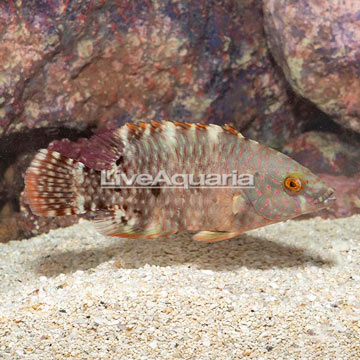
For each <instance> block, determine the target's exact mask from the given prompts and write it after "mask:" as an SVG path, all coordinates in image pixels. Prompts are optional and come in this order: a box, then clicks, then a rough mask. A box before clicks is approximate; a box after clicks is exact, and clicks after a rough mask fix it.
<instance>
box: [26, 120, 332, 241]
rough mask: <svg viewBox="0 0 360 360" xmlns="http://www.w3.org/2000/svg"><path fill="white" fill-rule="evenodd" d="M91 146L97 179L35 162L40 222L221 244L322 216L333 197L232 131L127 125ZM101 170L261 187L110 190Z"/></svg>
mask: <svg viewBox="0 0 360 360" xmlns="http://www.w3.org/2000/svg"><path fill="white" fill-rule="evenodd" d="M92 144H93V145H92V146H93V147H92V148H91V147H90V148H89V151H92V152H93V153H94V158H95V159H96V161H95V163H96V166H95V167H94V168H93V169H91V168H88V167H86V166H85V165H84V164H82V163H81V162H79V161H75V160H73V159H69V158H67V157H64V156H62V155H61V154H59V153H57V152H54V151H49V150H41V151H40V152H39V153H38V154H37V155H36V157H35V159H34V160H33V162H32V164H31V166H30V167H29V169H28V171H27V174H26V180H25V182H26V194H27V197H28V201H29V204H30V207H31V209H32V211H33V212H34V213H35V214H38V215H43V216H61V215H70V214H84V213H87V212H94V213H97V214H98V217H97V219H96V220H95V225H96V227H97V229H98V230H99V231H100V232H102V233H104V234H106V235H112V236H123V237H148V238H152V237H158V236H166V235H168V234H171V233H174V232H176V231H178V230H202V232H201V233H199V234H197V235H195V239H198V240H207V241H214V240H222V239H226V238H229V237H232V236H235V235H237V234H239V233H241V232H243V231H246V230H249V229H253V228H256V227H260V226H264V225H268V224H271V223H274V222H278V221H281V220H285V219H289V218H293V217H295V216H298V215H300V214H303V213H307V212H310V211H314V210H318V209H320V208H323V207H325V206H327V205H328V204H327V203H328V200H327V199H328V198H329V197H330V196H331V194H332V193H333V190H332V189H330V188H328V187H327V186H326V184H324V183H322V182H321V180H320V179H319V178H318V177H317V176H315V175H314V174H312V173H311V172H310V170H308V169H306V168H304V167H303V166H301V165H300V164H298V163H297V162H295V161H294V160H292V159H290V158H289V157H287V156H285V155H284V154H282V153H280V152H278V151H275V150H273V149H271V148H269V147H267V146H264V145H262V144H259V143H257V142H255V141H252V140H250V139H246V138H244V137H243V136H242V135H241V134H239V133H238V132H236V131H235V130H234V129H232V128H231V127H229V126H227V125H226V126H225V127H223V128H222V127H219V126H217V125H201V124H184V123H172V122H162V123H157V122H152V123H151V124H147V123H140V125H134V124H127V125H125V126H123V127H121V128H119V129H117V130H114V131H112V132H108V133H104V134H101V135H98V136H95V137H94V138H93V140H92ZM101 169H108V170H110V173H111V172H112V173H113V174H115V172H116V171H120V172H124V173H125V174H127V176H128V177H130V176H131V175H132V174H151V175H153V176H154V177H155V176H156V174H158V172H159V171H160V170H164V171H165V172H166V173H167V174H169V176H171V175H173V174H194V175H195V177H196V175H199V174H231V173H232V172H233V170H236V171H237V173H238V174H244V173H246V174H252V175H253V176H254V178H255V187H253V188H243V189H240V188H229V187H227V188H221V189H219V188H201V187H200V188H190V189H183V188H160V189H159V188H150V189H149V188H143V189H139V188H136V189H134V188H133V189H129V188H115V189H113V188H111V189H106V188H103V187H101V184H100V179H101V177H100V170H101ZM114 176H115V175H113V176H111V175H110V177H109V179H108V180H109V181H110V180H112V179H114ZM291 184H292V185H291ZM293 185H294V186H295V185H296V186H299V188H291V186H293Z"/></svg>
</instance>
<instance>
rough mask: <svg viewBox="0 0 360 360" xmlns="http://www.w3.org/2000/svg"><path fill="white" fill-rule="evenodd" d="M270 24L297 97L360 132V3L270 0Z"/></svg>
mask: <svg viewBox="0 0 360 360" xmlns="http://www.w3.org/2000/svg"><path fill="white" fill-rule="evenodd" d="M264 22H265V29H266V33H267V37H268V43H269V46H270V48H271V51H272V54H273V56H274V58H275V60H276V62H277V63H278V64H279V65H280V66H281V68H282V70H283V72H284V74H285V76H286V79H287V80H288V82H289V83H290V85H291V86H292V88H293V89H294V90H295V92H296V93H297V94H299V95H301V96H303V97H305V98H307V99H309V100H310V101H312V102H313V103H314V104H316V105H317V106H318V107H319V108H320V109H321V110H323V111H324V112H326V113H327V114H329V115H331V116H332V117H333V118H334V120H335V121H337V122H338V123H339V124H341V125H343V126H345V127H347V128H349V129H353V130H355V131H357V132H360V101H359V99H360V79H359V70H360V65H359V56H360V2H359V1H358V0H348V1H327V0H308V1H287V0H265V1H264Z"/></svg>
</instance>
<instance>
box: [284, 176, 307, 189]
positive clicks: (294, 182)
mask: <svg viewBox="0 0 360 360" xmlns="http://www.w3.org/2000/svg"><path fill="white" fill-rule="evenodd" d="M284 187H285V189H286V190H289V191H291V192H299V191H301V190H302V188H303V183H302V182H301V180H300V179H299V178H296V177H294V176H292V175H290V176H288V177H287V178H286V179H285V180H284Z"/></svg>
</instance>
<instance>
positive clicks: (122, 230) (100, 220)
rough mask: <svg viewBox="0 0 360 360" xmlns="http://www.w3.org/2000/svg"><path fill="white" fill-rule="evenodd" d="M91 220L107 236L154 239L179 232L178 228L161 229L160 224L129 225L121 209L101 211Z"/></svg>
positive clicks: (96, 228)
mask: <svg viewBox="0 0 360 360" xmlns="http://www.w3.org/2000/svg"><path fill="white" fill-rule="evenodd" d="M91 222H92V224H93V226H94V228H95V230H97V231H98V232H99V233H101V234H103V235H105V236H115V237H123V238H131V239H137V238H145V239H154V238H157V237H165V236H170V235H172V234H174V233H176V232H177V230H174V231H170V230H165V229H161V228H160V227H159V226H157V227H153V228H146V229H139V228H136V227H134V226H131V225H129V222H128V219H127V217H126V214H125V212H124V211H122V210H120V209H118V210H108V211H103V212H99V214H97V216H96V217H95V218H93V219H92V220H91Z"/></svg>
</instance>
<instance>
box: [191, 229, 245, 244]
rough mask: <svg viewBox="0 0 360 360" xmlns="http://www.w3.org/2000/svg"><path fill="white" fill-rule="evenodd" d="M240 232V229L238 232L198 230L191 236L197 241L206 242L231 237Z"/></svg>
mask: <svg viewBox="0 0 360 360" xmlns="http://www.w3.org/2000/svg"><path fill="white" fill-rule="evenodd" d="M241 233H242V231H238V232H226V231H200V232H198V233H197V234H195V235H194V236H193V239H194V240H197V241H207V242H213V241H221V240H227V239H231V238H233V237H235V236H237V235H239V234H241Z"/></svg>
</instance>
